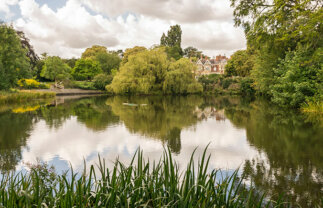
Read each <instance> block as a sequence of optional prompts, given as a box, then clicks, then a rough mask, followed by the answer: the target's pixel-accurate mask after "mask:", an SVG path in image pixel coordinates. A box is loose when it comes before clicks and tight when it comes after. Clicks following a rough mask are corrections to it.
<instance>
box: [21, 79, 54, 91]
mask: <svg viewBox="0 0 323 208" xmlns="http://www.w3.org/2000/svg"><path fill="white" fill-rule="evenodd" d="M17 84H18V86H19V87H20V88H23V89H49V85H48V84H44V83H40V82H38V81H36V80H34V79H20V80H18V82H17Z"/></svg>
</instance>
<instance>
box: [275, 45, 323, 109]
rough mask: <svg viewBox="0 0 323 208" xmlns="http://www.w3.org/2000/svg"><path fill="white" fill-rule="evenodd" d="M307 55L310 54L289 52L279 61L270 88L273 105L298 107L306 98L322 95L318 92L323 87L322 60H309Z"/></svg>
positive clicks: (315, 58)
mask: <svg viewBox="0 0 323 208" xmlns="http://www.w3.org/2000/svg"><path fill="white" fill-rule="evenodd" d="M308 55H311V53H310V52H308V51H299V50H298V51H294V52H289V53H288V54H287V55H286V58H285V59H284V60H280V63H279V64H278V66H277V68H275V69H274V79H275V80H276V81H275V83H274V84H273V85H271V86H270V89H271V92H272V96H273V97H272V100H273V101H274V102H275V103H277V104H279V105H281V106H291V107H299V106H300V105H301V104H302V103H304V102H305V100H306V98H307V97H313V96H314V95H315V94H318V93H322V92H320V88H321V87H322V85H323V84H322V81H323V67H322V59H321V60H319V59H318V58H319V57H310V58H309V57H308ZM315 55H316V56H318V54H315ZM321 58H322V55H321ZM308 60H311V61H308ZM317 69H319V70H317Z"/></svg>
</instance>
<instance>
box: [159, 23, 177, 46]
mask: <svg viewBox="0 0 323 208" xmlns="http://www.w3.org/2000/svg"><path fill="white" fill-rule="evenodd" d="M181 43H182V29H181V26H180V25H173V26H171V27H170V30H168V32H167V36H166V35H165V34H164V33H163V35H162V37H161V39H160V45H162V46H169V47H174V46H178V47H181Z"/></svg>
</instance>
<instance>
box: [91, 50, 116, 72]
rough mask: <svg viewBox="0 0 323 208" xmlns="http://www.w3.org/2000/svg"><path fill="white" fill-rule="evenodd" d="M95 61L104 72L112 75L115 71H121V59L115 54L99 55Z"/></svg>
mask: <svg viewBox="0 0 323 208" xmlns="http://www.w3.org/2000/svg"><path fill="white" fill-rule="evenodd" d="M95 60H96V61H97V62H98V63H99V64H100V67H101V69H102V71H103V72H104V73H106V74H111V71H112V70H113V69H119V66H120V63H121V59H120V58H119V56H118V55H117V54H115V53H103V52H101V53H98V54H97V55H96V57H95Z"/></svg>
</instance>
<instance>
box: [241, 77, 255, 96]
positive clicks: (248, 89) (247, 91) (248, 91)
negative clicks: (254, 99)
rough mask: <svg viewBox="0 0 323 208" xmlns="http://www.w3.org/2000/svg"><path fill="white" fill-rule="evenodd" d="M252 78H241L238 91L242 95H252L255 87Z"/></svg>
mask: <svg viewBox="0 0 323 208" xmlns="http://www.w3.org/2000/svg"><path fill="white" fill-rule="evenodd" d="M252 85H253V80H252V79H250V78H243V79H241V81H240V93H241V94H243V95H253V94H255V92H256V91H255V89H254V88H253V86H252Z"/></svg>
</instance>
